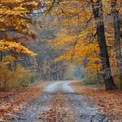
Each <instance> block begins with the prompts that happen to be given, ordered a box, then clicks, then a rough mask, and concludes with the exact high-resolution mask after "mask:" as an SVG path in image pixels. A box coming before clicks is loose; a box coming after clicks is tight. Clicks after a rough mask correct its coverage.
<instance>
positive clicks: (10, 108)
mask: <svg viewBox="0 0 122 122" xmlns="http://www.w3.org/2000/svg"><path fill="white" fill-rule="evenodd" d="M49 83H51V82H41V83H37V84H34V85H32V86H30V87H28V88H25V89H21V90H14V91H8V92H2V91H0V122H6V121H9V120H11V119H16V117H17V116H16V115H15V113H16V112H18V111H20V110H22V109H23V108H25V107H27V102H28V101H31V100H33V99H35V98H37V97H38V96H39V95H40V94H41V90H42V89H43V88H44V87H45V86H46V85H47V84H49Z"/></svg>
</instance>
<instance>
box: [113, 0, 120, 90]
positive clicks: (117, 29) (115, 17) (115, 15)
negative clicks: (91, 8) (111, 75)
mask: <svg viewBox="0 0 122 122" xmlns="http://www.w3.org/2000/svg"><path fill="white" fill-rule="evenodd" d="M116 2H117V1H116V0H111V8H112V18H113V24H114V31H115V42H114V46H115V52H116V59H117V65H118V68H119V71H120V89H122V72H121V70H122V62H121V61H122V60H121V47H120V25H119V15H118V11H117V9H116V6H117V3H116Z"/></svg>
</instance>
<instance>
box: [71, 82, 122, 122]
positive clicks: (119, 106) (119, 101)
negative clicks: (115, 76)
mask: <svg viewBox="0 0 122 122" xmlns="http://www.w3.org/2000/svg"><path fill="white" fill-rule="evenodd" d="M70 85H71V86H72V87H73V88H74V89H75V91H76V93H77V94H82V95H84V96H86V97H87V98H88V99H89V100H90V102H92V103H94V104H95V105H96V106H97V108H98V110H99V111H100V112H102V113H104V114H106V115H107V117H108V119H109V120H111V121H112V122H121V121H122V92H120V91H119V90H114V91H105V90H98V89H94V88H92V87H90V86H89V87H86V86H82V85H81V81H78V82H74V83H71V84H70Z"/></svg>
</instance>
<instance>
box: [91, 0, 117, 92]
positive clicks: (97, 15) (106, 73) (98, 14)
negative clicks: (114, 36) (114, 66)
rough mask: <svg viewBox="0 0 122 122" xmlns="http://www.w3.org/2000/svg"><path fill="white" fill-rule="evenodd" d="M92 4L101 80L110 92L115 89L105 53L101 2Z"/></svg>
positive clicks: (99, 0) (98, 0)
mask: <svg viewBox="0 0 122 122" xmlns="http://www.w3.org/2000/svg"><path fill="white" fill-rule="evenodd" d="M91 2H92V10H93V15H94V19H95V20H96V22H97V41H98V44H99V48H100V57H101V61H102V69H103V78H104V83H105V88H106V90H112V89H114V88H115V87H116V85H115V83H114V81H113V77H112V75H111V70H110V63H109V56H108V51H107V45H106V39H105V31H104V22H103V14H102V13H103V11H102V1H101V0H97V1H96V2H93V0H91Z"/></svg>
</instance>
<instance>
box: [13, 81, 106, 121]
mask: <svg viewBox="0 0 122 122" xmlns="http://www.w3.org/2000/svg"><path fill="white" fill-rule="evenodd" d="M71 82H74V81H60V82H56V83H52V84H49V85H48V86H46V87H45V88H44V89H43V91H42V94H41V95H40V96H39V97H38V98H37V99H36V100H33V101H30V102H29V103H28V104H29V106H30V107H28V108H25V109H23V110H22V111H20V112H18V113H17V116H18V117H17V119H16V120H13V121H12V122H108V121H107V120H106V116H105V115H103V114H101V113H99V112H98V110H97V108H96V107H95V106H94V105H91V104H90V103H89V101H88V100H87V99H86V98H85V97H83V96H82V95H78V94H76V93H75V91H74V90H73V88H71V87H70V86H69V84H70V83H71Z"/></svg>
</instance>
